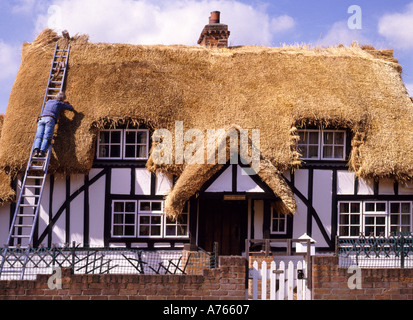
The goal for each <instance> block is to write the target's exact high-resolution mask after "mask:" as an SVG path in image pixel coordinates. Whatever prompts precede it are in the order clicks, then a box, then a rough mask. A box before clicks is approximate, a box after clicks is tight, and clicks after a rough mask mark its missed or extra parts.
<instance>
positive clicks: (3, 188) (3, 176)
mask: <svg viewBox="0 0 413 320" xmlns="http://www.w3.org/2000/svg"><path fill="white" fill-rule="evenodd" d="M3 123H4V114H0V137H1V133H2V130H3ZM14 196H15V192H14V190H13V189H12V188H11V177H10V175H9V174H7V173H6V172H5V171H3V170H0V205H3V204H4V203H6V202H7V201H9V200H12V199H14Z"/></svg>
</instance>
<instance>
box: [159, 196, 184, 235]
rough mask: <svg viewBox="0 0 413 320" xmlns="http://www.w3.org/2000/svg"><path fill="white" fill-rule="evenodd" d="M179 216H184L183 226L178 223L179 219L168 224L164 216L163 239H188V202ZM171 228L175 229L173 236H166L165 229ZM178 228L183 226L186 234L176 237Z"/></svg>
mask: <svg viewBox="0 0 413 320" xmlns="http://www.w3.org/2000/svg"><path fill="white" fill-rule="evenodd" d="M181 215H186V223H185V224H184V223H182V224H180V223H178V219H179V217H178V218H177V219H176V220H175V221H174V222H170V223H168V221H167V217H166V216H165V231H164V236H165V238H188V237H189V203H188V202H187V203H186V205H185V207H184V210H183V211H182V213H181ZM171 226H174V227H175V235H167V234H166V229H167V227H171ZM180 226H185V227H186V234H183V235H178V232H177V230H178V228H179V227H180Z"/></svg>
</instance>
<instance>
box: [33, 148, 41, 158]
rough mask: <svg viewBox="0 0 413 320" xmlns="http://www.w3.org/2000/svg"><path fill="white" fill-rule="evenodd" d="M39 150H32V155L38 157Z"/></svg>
mask: <svg viewBox="0 0 413 320" xmlns="http://www.w3.org/2000/svg"><path fill="white" fill-rule="evenodd" d="M39 151H40V149H39V148H36V149H34V151H33V156H34V157H38V156H39Z"/></svg>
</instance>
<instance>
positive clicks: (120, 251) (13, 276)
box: [0, 244, 216, 280]
mask: <svg viewBox="0 0 413 320" xmlns="http://www.w3.org/2000/svg"><path fill="white" fill-rule="evenodd" d="M0 253H1V254H0V280H23V279H24V280H29V279H35V278H36V275H37V274H51V273H52V272H53V270H54V269H55V268H56V267H59V268H70V269H71V271H72V273H73V274H177V275H187V274H201V273H202V270H204V269H210V268H215V267H216V255H215V253H214V252H212V253H209V252H205V251H203V250H200V251H171V250H163V251H145V250H141V249H136V248H135V249H134V248H84V247H80V246H76V245H75V244H73V245H72V246H68V245H66V246H63V247H53V248H0Z"/></svg>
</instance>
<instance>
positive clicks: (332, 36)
mask: <svg viewBox="0 0 413 320" xmlns="http://www.w3.org/2000/svg"><path fill="white" fill-rule="evenodd" d="M353 41H357V42H358V43H359V44H369V43H370V42H369V40H368V39H367V37H365V36H364V35H363V31H362V29H361V30H360V29H350V28H349V27H348V25H347V21H337V22H335V23H334V24H333V25H332V26H331V28H330V29H329V31H328V32H327V34H326V35H325V36H324V37H322V38H321V39H319V40H318V41H317V43H316V44H317V45H321V46H334V45H338V44H343V45H350V44H351V43H352V42H353Z"/></svg>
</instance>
